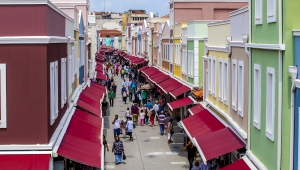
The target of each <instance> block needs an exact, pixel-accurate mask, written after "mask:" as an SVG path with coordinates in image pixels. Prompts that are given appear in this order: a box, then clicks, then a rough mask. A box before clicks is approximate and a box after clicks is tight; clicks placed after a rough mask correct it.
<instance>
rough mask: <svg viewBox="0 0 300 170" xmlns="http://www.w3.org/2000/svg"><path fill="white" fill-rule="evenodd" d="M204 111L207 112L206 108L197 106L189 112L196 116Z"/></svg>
mask: <svg viewBox="0 0 300 170" xmlns="http://www.w3.org/2000/svg"><path fill="white" fill-rule="evenodd" d="M203 110H205V108H204V107H203V106H202V105H200V104H197V105H195V106H193V107H191V108H189V109H188V111H189V112H190V113H191V115H195V114H197V113H199V112H202V111H203Z"/></svg>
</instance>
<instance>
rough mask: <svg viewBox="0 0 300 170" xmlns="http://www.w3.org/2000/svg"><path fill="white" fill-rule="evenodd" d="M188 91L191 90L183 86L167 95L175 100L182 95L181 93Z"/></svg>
mask: <svg viewBox="0 0 300 170" xmlns="http://www.w3.org/2000/svg"><path fill="white" fill-rule="evenodd" d="M190 90H191V88H189V87H187V86H184V85H183V86H181V87H179V88H177V89H175V90H173V91H170V92H169V94H170V95H171V96H172V97H174V98H175V99H176V97H178V96H180V95H182V94H183V93H185V92H188V91H190Z"/></svg>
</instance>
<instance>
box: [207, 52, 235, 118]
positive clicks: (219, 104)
mask: <svg viewBox="0 0 300 170" xmlns="http://www.w3.org/2000/svg"><path fill="white" fill-rule="evenodd" d="M208 56H210V57H215V59H216V69H215V71H216V74H215V81H216V84H215V85H216V88H215V96H212V94H209V95H208V97H207V99H208V100H209V101H210V102H211V103H212V104H213V105H215V106H216V107H218V108H219V109H220V110H222V111H223V112H224V113H225V114H228V106H227V105H226V104H224V103H223V101H220V100H219V86H220V85H222V82H219V79H218V78H219V64H218V63H219V59H222V60H223V61H224V60H228V53H226V52H219V51H209V54H208ZM228 64H229V63H228ZM211 78H214V77H213V76H211ZM229 87H230V86H229ZM224 90H225V89H223V91H224ZM228 96H231V94H230V93H228ZM229 106H231V105H229Z"/></svg>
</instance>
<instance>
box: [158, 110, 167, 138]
mask: <svg viewBox="0 0 300 170" xmlns="http://www.w3.org/2000/svg"><path fill="white" fill-rule="evenodd" d="M158 122H159V129H160V135H161V136H162V135H163V134H164V130H165V124H166V116H165V114H164V112H160V114H159V116H158Z"/></svg>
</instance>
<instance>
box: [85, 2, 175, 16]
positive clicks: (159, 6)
mask: <svg viewBox="0 0 300 170" xmlns="http://www.w3.org/2000/svg"><path fill="white" fill-rule="evenodd" d="M104 1H105V11H112V12H124V11H127V10H129V9H143V10H146V12H147V13H149V12H153V13H154V14H155V13H159V15H160V16H162V15H165V14H168V13H169V9H168V4H169V3H168V0H90V11H104Z"/></svg>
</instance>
